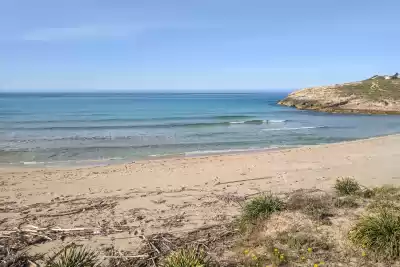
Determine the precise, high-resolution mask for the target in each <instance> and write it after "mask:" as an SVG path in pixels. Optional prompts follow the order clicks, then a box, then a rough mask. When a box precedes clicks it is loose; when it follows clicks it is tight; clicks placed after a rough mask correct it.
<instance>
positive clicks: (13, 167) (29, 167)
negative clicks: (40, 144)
mask: <svg viewBox="0 0 400 267" xmlns="http://www.w3.org/2000/svg"><path fill="white" fill-rule="evenodd" d="M397 135H398V136H400V133H395V134H389V135H381V136H373V137H367V138H360V139H354V140H347V141H339V142H333V143H322V144H314V145H298V146H282V147H271V148H255V149H228V150H226V151H227V152H221V151H222V150H216V151H215V153H212V151H207V153H204V154H202V152H203V151H199V154H198V155H185V153H181V155H177V154H171V155H165V156H154V157H153V156H147V157H146V158H141V159H137V160H128V159H126V160H124V159H116V160H115V161H118V162H115V163H112V161H113V160H102V159H99V160H82V161H80V162H83V161H90V162H96V161H104V163H103V164H98V165H97V164H93V165H92V164H89V165H86V164H80V163H78V162H76V161H71V164H60V165H55V166H49V165H41V164H40V163H39V164H37V165H36V164H22V163H10V164H8V165H2V164H0V173H1V172H2V171H18V169H21V171H37V170H52V171H57V170H81V169H91V168H102V167H113V166H114V167H121V166H124V165H127V164H135V163H146V162H156V161H164V160H176V159H196V158H204V157H214V156H239V155H246V154H264V153H270V152H274V151H281V150H291V149H301V148H314V147H319V146H326V145H329V146H331V145H337V144H346V143H353V142H363V141H367V140H374V139H379V138H385V137H390V136H397ZM230 150H232V151H230ZM238 150H240V151H238ZM209 152H210V153H209ZM45 164H46V163H45ZM47 164H49V163H47ZM50 164H52V163H50ZM35 165H36V166H35Z"/></svg>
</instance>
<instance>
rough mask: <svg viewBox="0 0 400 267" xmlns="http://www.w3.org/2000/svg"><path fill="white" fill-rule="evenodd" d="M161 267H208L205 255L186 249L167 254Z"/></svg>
mask: <svg viewBox="0 0 400 267" xmlns="http://www.w3.org/2000/svg"><path fill="white" fill-rule="evenodd" d="M162 266H163V267H208V266H210V265H209V260H208V257H207V254H206V253H205V252H204V251H203V250H201V249H198V248H186V249H180V250H178V251H175V252H172V253H171V254H169V255H168V256H167V257H166V258H165V259H164V261H163V265H162Z"/></svg>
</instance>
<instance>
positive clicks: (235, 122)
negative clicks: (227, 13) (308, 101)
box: [0, 92, 400, 167]
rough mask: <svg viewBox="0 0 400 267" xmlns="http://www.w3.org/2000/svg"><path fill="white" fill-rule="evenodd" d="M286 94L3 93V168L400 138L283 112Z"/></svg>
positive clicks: (390, 123)
mask: <svg viewBox="0 0 400 267" xmlns="http://www.w3.org/2000/svg"><path fill="white" fill-rule="evenodd" d="M287 93H288V92H255V93H126V92H124V93H1V94H0V166H29V167H33V166H38V167H42V166H65V165H73V166H76V165H79V166H81V165H82V166H92V165H104V164H110V163H116V162H132V161H135V160H141V159H154V158H161V157H182V156H201V155H209V154H223V153H243V152H252V151H263V150H270V149H281V148H287V147H297V146H303V145H316V144H326V143H335V142H342V141H347V140H355V139H361V138H367V137H373V136H381V135H388V134H394V133H399V132H400V116H395V115H390V116H385V115H373V116H371V115H355V114H328V113H319V112H313V111H304V110H296V109H294V108H289V107H283V106H279V105H277V102H278V100H280V99H282V98H284V97H285V96H286V95H287ZM371 153H373V151H371Z"/></svg>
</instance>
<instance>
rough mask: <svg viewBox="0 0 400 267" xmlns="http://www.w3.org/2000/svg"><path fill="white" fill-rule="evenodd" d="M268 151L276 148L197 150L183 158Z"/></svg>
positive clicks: (186, 153) (187, 153)
mask: <svg viewBox="0 0 400 267" xmlns="http://www.w3.org/2000/svg"><path fill="white" fill-rule="evenodd" d="M268 149H276V147H268V148H260V147H257V148H244V149H220V150H197V151H189V152H185V156H200V155H208V154H229V153H240V152H252V151H263V150H268Z"/></svg>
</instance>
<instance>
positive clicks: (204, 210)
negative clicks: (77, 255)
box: [0, 135, 400, 251]
mask: <svg viewBox="0 0 400 267" xmlns="http://www.w3.org/2000/svg"><path fill="white" fill-rule="evenodd" d="M399 162H400V135H391V136H385V137H378V138H372V139H366V140H358V141H352V142H344V143H336V144H329V145H317V146H309V147H300V148H295V149H284V150H277V151H266V152H257V153H246V154H234V155H214V156H204V157H192V158H170V159H157V160H147V161H138V162H134V163H130V164H122V165H112V166H104V167H91V168H79V169H72V168H69V169H26V168H21V169H2V170H0V184H1V190H0V230H1V231H12V230H15V229H17V228H18V227H19V228H21V227H24V226H27V225H33V226H35V227H40V228H49V229H50V228H52V229H77V228H85V229H86V230H87V231H86V232H85V234H83V232H82V231H76V232H74V231H73V230H71V231H67V232H66V233H67V234H65V235H63V236H61V237H60V236H59V238H57V239H52V240H47V241H46V242H43V243H42V244H35V246H33V247H32V250H33V251H47V250H49V249H51V248H53V247H55V246H59V245H61V244H62V243H63V242H64V243H65V242H70V241H74V242H78V243H83V244H89V245H90V246H107V245H110V244H113V245H115V246H116V247H118V248H120V249H123V250H129V251H134V250H135V248H136V247H137V246H138V244H139V243H140V239H139V237H138V235H139V234H145V235H147V234H152V233H158V232H169V233H172V232H175V233H180V232H185V231H191V230H193V229H197V228H199V227H204V226H208V225H214V224H220V223H221V222H223V221H227V220H229V219H232V218H233V217H235V216H236V215H237V214H238V212H239V208H240V206H239V204H238V202H239V201H241V200H244V199H245V198H248V197H250V196H252V195H255V194H259V193H260V192H265V191H272V192H275V193H278V194H279V193H284V192H289V191H292V190H295V189H300V188H304V189H312V188H316V189H323V190H328V191H329V190H331V188H332V184H333V183H334V181H335V179H336V178H338V177H343V176H346V177H347V176H348V177H353V178H354V179H356V180H358V181H359V182H360V183H361V184H363V185H365V186H376V185H384V184H395V185H399V184H400V164H398V163H399ZM88 231H89V232H90V234H88Z"/></svg>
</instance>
